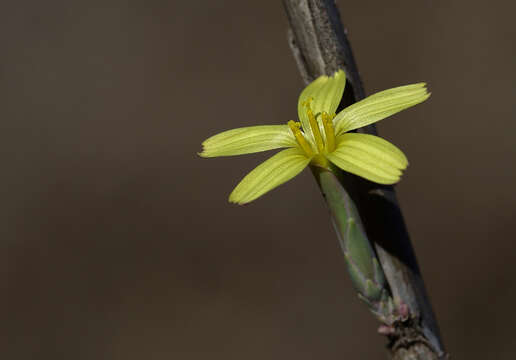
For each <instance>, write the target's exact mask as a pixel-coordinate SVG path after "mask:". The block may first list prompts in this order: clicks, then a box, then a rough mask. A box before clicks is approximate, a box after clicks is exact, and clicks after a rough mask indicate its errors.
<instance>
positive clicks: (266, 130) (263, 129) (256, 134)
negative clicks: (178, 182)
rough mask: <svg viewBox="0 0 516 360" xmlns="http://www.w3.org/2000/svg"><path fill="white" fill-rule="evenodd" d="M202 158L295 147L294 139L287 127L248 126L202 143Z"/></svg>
mask: <svg viewBox="0 0 516 360" xmlns="http://www.w3.org/2000/svg"><path fill="white" fill-rule="evenodd" d="M202 146H203V150H202V152H201V153H200V154H199V155H200V156H202V157H215V156H231V155H241V154H250V153H256V152H260V151H266V150H272V149H279V148H284V147H296V146H297V143H296V139H295V138H294V135H292V132H291V131H290V129H289V127H288V126H287V125H262V126H249V127H243V128H238V129H233V130H228V131H224V132H222V133H219V134H217V135H214V136H212V137H210V138H209V139H207V140H205V141H204V142H203V143H202Z"/></svg>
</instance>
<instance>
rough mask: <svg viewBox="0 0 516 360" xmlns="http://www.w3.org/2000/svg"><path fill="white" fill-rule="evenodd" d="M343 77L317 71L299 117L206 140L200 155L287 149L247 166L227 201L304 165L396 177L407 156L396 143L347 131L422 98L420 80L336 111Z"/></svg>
mask: <svg viewBox="0 0 516 360" xmlns="http://www.w3.org/2000/svg"><path fill="white" fill-rule="evenodd" d="M345 84H346V77H345V74H344V72H343V71H342V70H339V71H337V72H336V73H335V74H334V75H333V76H332V77H328V76H321V77H319V78H317V79H316V80H315V81H313V82H312V83H310V84H309V85H308V86H307V87H306V88H305V89H304V90H303V92H302V93H301V95H300V96H299V101H298V106H297V110H298V116H299V121H300V122H294V121H292V120H291V121H289V122H288V123H287V125H261V126H250V127H243V128H238V129H233V130H229V131H224V132H222V133H220V134H217V135H214V136H212V137H210V138H209V139H207V140H205V141H204V142H203V143H202V145H203V151H202V152H201V153H200V154H199V155H200V156H202V157H216V156H231V155H241V154H250V153H255V152H260V151H266V150H272V149H279V148H287V149H286V150H282V151H280V152H279V153H277V154H276V155H274V156H272V157H271V158H269V159H268V160H266V161H265V162H263V163H262V164H260V165H259V166H258V167H256V168H255V169H254V170H253V171H251V172H250V173H249V174H248V175H247V176H246V177H244V179H243V180H242V181H241V182H240V183H239V184H238V185H237V186H236V188H235V189H234V190H233V192H232V193H231V195H230V196H229V201H230V202H234V203H238V204H245V203H249V202H251V201H253V200H255V199H256V198H258V197H260V196H262V195H263V194H265V193H266V192H268V191H270V190H272V189H274V188H275V187H277V186H279V185H281V184H283V183H284V182H286V181H288V180H290V179H292V178H293V177H294V176H296V175H297V174H299V173H300V172H301V171H302V170H303V169H304V168H305V167H307V166H308V165H311V166H320V167H324V168H329V166H330V163H333V164H334V165H335V166H337V167H338V168H340V169H342V170H344V171H347V172H350V173H352V174H355V175H358V176H361V177H363V178H366V179H367V180H370V181H374V182H377V183H380V184H394V183H396V182H398V181H399V179H400V177H401V173H402V170H404V169H405V168H406V167H407V165H408V162H407V158H406V157H405V155H404V154H403V153H402V152H401V150H399V149H398V148H397V147H395V146H394V145H392V144H391V143H389V142H388V141H386V140H383V139H382V138H379V137H377V136H374V135H366V134H358V133H350V132H349V131H352V130H355V129H358V128H360V127H363V126H366V125H369V124H372V123H375V122H377V121H380V120H382V119H384V118H386V117H388V116H390V115H393V114H395V113H397V112H399V111H401V110H404V109H407V108H409V107H411V106H414V105H416V104H419V103H421V102H423V101H425V100H426V99H427V98H428V97H429V96H430V94H429V93H428V92H427V90H426V88H425V86H426V84H425V83H419V84H413V85H407V86H400V87H396V88H392V89H389V90H385V91H381V92H379V93H376V94H374V95H371V96H369V97H367V98H365V99H364V100H361V101H359V102H357V103H355V104H353V105H351V106H349V107H347V108H345V109H344V110H342V111H341V112H339V113H338V114H335V111H336V110H337V107H338V106H339V103H340V100H341V98H342V94H343V93H344V86H345Z"/></svg>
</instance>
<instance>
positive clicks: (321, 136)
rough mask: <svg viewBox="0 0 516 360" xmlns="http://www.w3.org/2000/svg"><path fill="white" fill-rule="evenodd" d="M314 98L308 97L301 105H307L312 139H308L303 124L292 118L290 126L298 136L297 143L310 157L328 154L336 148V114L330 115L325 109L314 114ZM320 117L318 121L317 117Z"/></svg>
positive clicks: (295, 135)
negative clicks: (302, 127) (312, 104)
mask: <svg viewBox="0 0 516 360" xmlns="http://www.w3.org/2000/svg"><path fill="white" fill-rule="evenodd" d="M312 101H313V98H308V99H307V100H306V101H304V102H303V103H302V104H301V105H302V106H304V107H305V111H306V115H307V117H308V122H309V126H310V130H311V133H312V136H311V140H312V141H309V140H307V130H308V129H303V130H304V132H303V131H301V124H300V123H299V122H295V121H293V120H290V121H289V122H288V126H289V127H290V130H291V131H292V134H293V135H294V137H295V138H296V141H297V143H298V144H299V146H300V147H301V149H303V151H304V152H305V153H306V155H307V156H308V157H311V156H314V155H319V154H321V155H322V154H327V153H330V152H332V151H333V150H335V130H334V128H333V118H334V117H335V115H334V114H333V115H330V114H328V113H327V112H325V111H323V112H320V113H317V114H314V113H313V111H312V107H311V102H312ZM318 117H320V120H319V121H318V120H317V118H318Z"/></svg>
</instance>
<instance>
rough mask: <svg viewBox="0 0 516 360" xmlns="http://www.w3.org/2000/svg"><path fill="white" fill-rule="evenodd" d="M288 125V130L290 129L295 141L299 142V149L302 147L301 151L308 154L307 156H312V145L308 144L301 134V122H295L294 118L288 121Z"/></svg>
mask: <svg viewBox="0 0 516 360" xmlns="http://www.w3.org/2000/svg"><path fill="white" fill-rule="evenodd" d="M288 126H289V128H290V131H292V134H293V135H294V137H295V138H296V140H297V143H298V144H299V146H301V149H303V151H304V152H305V154H306V156H308V157H310V156H312V155H313V154H314V153H313V151H312V147H311V146H310V144H309V143H308V141H306V139H305V137H304V136H303V133H302V132H301V130H300V128H301V124H300V123H298V122H295V121H294V120H290V121H289V122H288Z"/></svg>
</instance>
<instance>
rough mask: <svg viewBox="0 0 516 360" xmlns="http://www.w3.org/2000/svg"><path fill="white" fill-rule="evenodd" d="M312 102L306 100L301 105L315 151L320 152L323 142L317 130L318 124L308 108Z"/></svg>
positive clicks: (319, 131)
mask: <svg viewBox="0 0 516 360" xmlns="http://www.w3.org/2000/svg"><path fill="white" fill-rule="evenodd" d="M312 101H313V98H308V99H306V101H305V102H303V105H304V106H305V107H306V114H307V115H308V121H309V122H310V128H311V129H312V134H313V135H314V140H315V144H316V145H317V150H318V151H319V152H321V151H323V149H324V142H323V138H322V136H321V130H319V124H318V123H317V120H316V119H315V116H314V113H313V111H312V108H311V107H310V103H311V102H312Z"/></svg>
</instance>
